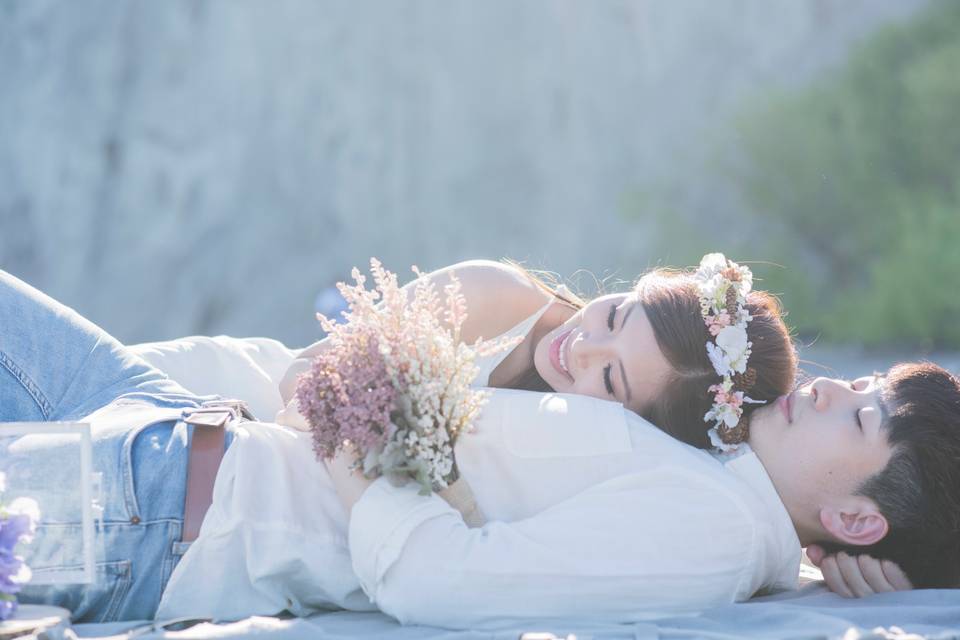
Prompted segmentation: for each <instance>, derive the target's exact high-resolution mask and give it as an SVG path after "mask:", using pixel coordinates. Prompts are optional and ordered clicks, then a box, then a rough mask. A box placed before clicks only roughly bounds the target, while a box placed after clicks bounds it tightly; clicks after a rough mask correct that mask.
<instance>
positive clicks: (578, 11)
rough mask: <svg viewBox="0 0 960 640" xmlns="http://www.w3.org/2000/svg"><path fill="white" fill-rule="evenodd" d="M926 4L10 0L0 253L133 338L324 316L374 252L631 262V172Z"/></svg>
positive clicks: (406, 261)
mask: <svg viewBox="0 0 960 640" xmlns="http://www.w3.org/2000/svg"><path fill="white" fill-rule="evenodd" d="M924 4H926V3H925V2H924V1H923V0H832V1H831V0H797V1H787V0H782V1H777V2H769V1H768V0H735V1H733V0H731V1H726V2H715V1H712V0H690V1H686V2H668V1H667V0H661V1H656V2H654V1H634V2H628V1H612V0H611V1H600V2H589V3H587V2H576V1H573V0H569V1H560V2H558V1H553V0H529V1H524V2H517V1H513V0H495V1H490V0H487V1H484V2H468V1H466V0H456V1H452V2H446V1H440V0H436V1H424V0H412V1H409V2H355V1H342V2H333V1H321V2H314V1H308V0H303V1H293V0H279V1H271V2H260V1H252V0H251V1H228V0H222V1H210V2H199V1H187V0H170V1H167V2H150V1H141V2H112V1H106V0H101V1H96V0H89V1H85V2H82V3H81V2H52V1H46V0H3V1H2V2H0V83H2V84H0V267H2V268H4V269H6V270H8V271H11V272H12V273H14V274H15V275H18V276H19V277H21V278H23V279H25V280H27V281H28V282H30V283H32V284H34V285H35V286H38V287H40V288H41V289H43V290H45V291H46V292H48V293H50V294H51V295H53V296H54V297H57V298H59V299H61V300H62V301H64V302H66V303H67V304H70V305H71V306H74V307H75V308H77V309H78V310H80V311H81V312H82V313H84V314H86V315H88V316H89V317H90V318H91V319H93V320H94V321H96V322H98V323H99V324H101V325H102V326H104V327H105V328H107V329H108V330H109V331H111V332H112V333H114V335H116V336H118V337H119V338H120V339H121V340H124V341H127V342H135V341H142V340H155V339H162V338H170V337H176V336H179V335H185V334H191V333H208V334H210V333H230V334H234V335H269V336H272V337H277V338H280V339H282V340H284V341H286V342H288V343H290V344H299V343H306V342H308V341H309V340H311V339H312V338H314V337H315V336H316V334H317V331H318V329H317V327H316V323H315V322H314V320H313V313H312V312H313V305H314V300H315V298H316V296H317V294H318V292H320V291H322V290H324V289H325V288H326V287H328V286H329V285H330V283H331V282H333V281H334V280H337V279H342V278H343V277H345V276H347V275H348V274H349V269H350V267H351V266H353V265H360V266H363V265H364V264H365V262H366V260H367V258H368V257H369V256H371V255H376V256H378V257H380V258H381V259H382V260H383V261H384V262H385V264H386V265H387V266H388V267H389V268H391V269H393V270H396V271H400V272H402V273H403V274H405V275H406V274H408V273H409V272H408V271H407V269H408V267H409V265H410V264H414V263H415V264H417V265H418V266H420V267H421V268H423V269H430V268H435V267H437V266H441V265H443V264H446V263H449V262H452V261H455V260H458V259H463V258H466V257H477V256H486V257H500V256H511V257H514V258H517V259H522V260H527V261H529V263H530V264H531V265H532V266H544V267H549V268H551V269H554V270H556V271H558V272H560V273H561V274H563V275H566V276H569V275H572V274H573V273H574V271H576V270H577V269H578V268H584V269H589V270H591V271H592V272H593V273H595V274H596V275H598V276H601V277H602V276H604V275H608V274H614V275H616V276H619V277H621V278H624V279H631V278H632V277H633V276H634V275H635V274H636V273H637V271H638V270H641V269H643V268H645V267H647V266H650V265H652V264H656V263H657V262H658V260H660V259H661V258H665V257H667V258H668V254H669V251H667V250H666V249H665V248H663V247H658V246H651V245H653V244H654V243H651V242H649V241H647V227H646V225H645V223H644V216H643V215H642V207H641V211H640V215H637V210H636V206H634V205H632V204H630V202H631V201H632V199H633V198H634V197H635V195H636V194H638V193H639V194H642V193H643V192H644V190H645V189H646V188H647V185H650V184H655V183H658V182H659V181H661V180H662V179H663V178H665V177H667V178H671V179H670V180H669V182H670V183H671V184H677V183H678V182H680V183H682V184H685V185H687V186H686V187H685V189H687V190H688V193H686V194H684V197H683V200H684V201H685V202H693V203H700V204H701V206H703V203H707V204H708V203H709V202H710V198H711V194H713V193H714V192H716V191H717V190H722V189H723V185H722V184H717V183H716V182H715V181H716V179H715V178H714V179H712V180H714V182H711V181H710V180H711V179H707V178H704V176H703V175H702V174H700V173H699V172H698V170H697V169H698V167H699V166H700V165H701V163H702V161H703V158H702V156H703V154H704V153H705V152H706V151H705V149H706V147H707V145H705V144H704V140H705V139H709V138H713V137H716V136H717V135H723V127H725V126H726V125H725V123H726V119H727V117H728V115H729V114H730V112H731V110H733V109H735V108H736V107H737V105H738V104H740V102H741V101H742V100H744V99H746V98H748V97H749V96H751V95H754V94H756V93H758V92H762V91H764V90H765V89H768V88H771V87H783V86H785V85H786V86H789V85H792V84H799V83H803V82H805V81H806V80H808V79H810V78H811V77H815V76H816V75H817V74H818V73H822V72H823V71H824V70H825V69H829V68H830V67H831V65H835V64H837V63H838V62H839V61H841V60H842V59H843V57H844V54H845V52H846V51H848V50H849V48H850V47H851V46H852V45H853V44H854V43H856V42H857V41H858V40H859V39H861V38H862V37H864V36H865V35H866V34H868V33H870V32H871V31H872V30H874V29H876V28H877V27H878V26H879V25H881V24H883V23H886V22H890V21H896V20H900V19H903V18H904V17H906V16H908V15H911V14H912V13H913V12H914V11H916V9H917V8H919V7H921V6H922V5H924ZM678 176H679V177H681V178H684V177H686V178H688V179H687V180H680V181H678V180H677V179H676V178H677V177H678ZM705 208H707V207H705ZM703 228H704V233H709V232H710V227H709V219H708V218H707V219H704V227H703Z"/></svg>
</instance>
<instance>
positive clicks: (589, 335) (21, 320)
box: [0, 263, 795, 621]
mask: <svg viewBox="0 0 960 640" xmlns="http://www.w3.org/2000/svg"><path fill="white" fill-rule="evenodd" d="M467 266H469V265H459V268H458V271H457V272H458V276H459V277H460V278H461V280H462V281H463V282H464V289H465V291H467V292H471V293H469V296H470V299H471V300H473V301H477V300H480V299H481V298H482V296H480V295H479V292H485V295H486V300H488V301H489V303H488V304H486V305H478V304H477V303H476V302H474V303H472V304H473V306H472V308H471V310H470V311H471V315H472V321H471V322H472V325H471V327H470V332H472V335H477V336H479V335H488V334H490V335H492V334H495V333H497V332H500V333H502V332H504V331H507V332H510V331H521V332H525V335H526V337H525V339H524V342H523V343H522V344H521V345H520V346H519V347H518V348H517V349H515V350H514V351H513V352H511V353H510V354H508V355H506V356H505V357H503V358H502V360H501V361H500V362H497V363H490V364H489V376H488V378H487V383H489V384H492V385H493V386H498V385H499V386H510V385H516V386H521V387H531V386H532V387H535V388H536V387H542V385H543V384H547V385H549V386H550V388H554V389H556V390H557V391H563V392H569V393H582V394H587V395H593V396H595V397H603V398H607V399H613V400H616V401H618V402H622V403H623V404H624V406H627V407H629V408H631V409H634V410H637V411H639V412H641V413H643V414H645V415H648V416H650V417H652V418H653V419H654V420H660V422H661V424H662V425H668V429H670V432H671V433H672V434H673V435H675V436H677V437H681V438H682V439H684V440H685V441H687V442H691V443H693V444H697V445H698V446H706V444H707V442H706V436H705V435H703V433H705V432H706V427H707V425H706V424H705V423H704V422H703V415H704V411H706V410H707V409H708V408H709V407H710V405H711V398H710V394H709V393H706V392H705V391H704V387H703V386H701V385H700V384H698V385H696V387H695V388H694V385H692V384H691V385H689V386H685V383H686V381H687V380H688V379H693V378H695V377H696V376H703V377H704V380H703V381H704V382H706V383H707V384H706V387H709V386H711V385H712V384H715V383H716V382H717V378H716V373H715V372H714V374H713V375H712V376H711V375H710V371H712V367H711V366H710V361H709V359H707V360H706V365H704V360H705V358H704V356H702V355H699V354H698V355H697V356H696V357H694V355H693V352H694V349H693V345H697V351H700V350H703V345H704V342H705V340H706V335H707V334H706V329H705V326H704V323H703V319H702V316H701V315H700V309H699V304H698V301H697V299H696V296H695V294H694V295H691V294H690V293H689V286H690V282H689V279H688V277H686V276H682V275H681V276H675V275H671V274H667V273H658V274H655V275H653V276H650V277H649V278H648V279H647V280H646V281H642V282H641V285H640V286H638V288H637V289H635V290H634V291H633V292H631V293H629V294H614V295H610V296H603V297H600V298H598V299H596V300H594V301H591V302H590V303H589V304H581V303H579V301H577V300H576V299H574V298H572V297H563V298H560V297H558V298H557V299H556V300H555V299H553V297H550V296H548V295H547V294H546V293H540V291H541V290H540V289H539V288H538V287H537V286H536V285H535V284H533V283H531V282H530V281H529V280H528V279H527V278H526V276H525V275H524V274H522V273H521V272H519V271H516V270H514V269H513V268H509V267H502V266H499V265H495V264H490V263H479V264H476V265H475V267H476V269H471V268H467V269H464V268H463V267H467ZM434 277H437V278H438V280H439V281H441V282H442V278H443V273H442V272H440V273H437V274H435V276H434ZM559 295H560V296H563V295H564V294H563V293H562V292H560V293H559ZM758 295H761V301H760V302H758V303H752V302H751V303H748V306H749V305H750V304H752V305H753V306H750V311H751V313H752V314H754V315H756V316H757V319H755V320H753V321H752V322H751V323H750V324H751V326H752V327H753V328H754V330H755V331H756V329H757V328H759V327H763V326H764V321H763V320H760V319H761V318H765V317H769V318H770V325H769V326H771V327H772V328H773V329H774V330H773V332H772V334H771V335H772V337H767V336H765V335H761V334H757V333H754V334H751V336H750V338H751V340H752V341H753V342H754V354H753V355H751V358H750V364H751V367H752V368H753V369H754V370H755V373H754V374H753V376H750V377H751V379H750V380H749V381H748V380H744V381H743V384H744V385H745V386H749V388H750V394H751V397H754V398H755V399H758V400H765V399H773V398H774V397H776V396H778V395H781V394H782V393H785V392H786V391H789V390H790V387H791V384H792V372H793V366H794V363H795V360H794V354H793V350H792V347H791V346H790V342H789V338H788V336H787V335H786V331H785V330H783V332H782V334H781V336H782V338H783V339H782V340H781V339H779V338H778V337H777V336H778V334H777V331H776V328H777V326H779V327H782V326H783V325H782V321H781V320H780V318H779V312H778V310H777V309H776V306H775V305H774V304H772V302H770V301H768V302H766V304H765V303H764V301H763V298H762V294H758ZM578 307H579V308H578ZM505 310H510V311H505ZM518 317H524V318H525V321H522V322H520V323H519V324H518V323H517V321H516V319H517V318H518ZM0 322H2V324H3V326H4V327H5V328H6V329H5V331H4V332H3V334H2V335H0V363H2V367H0V421H4V422H6V421H33V420H36V421H44V420H84V421H88V422H90V423H91V424H92V425H93V430H94V461H95V464H96V466H97V468H98V470H100V471H102V472H103V474H104V477H103V481H102V487H103V491H104V498H105V499H104V504H105V508H106V509H105V513H104V517H103V522H104V524H103V525H102V527H101V528H100V530H99V531H98V536H99V539H100V540H101V541H102V542H103V544H102V545H100V549H101V551H100V556H99V557H98V559H97V582H96V583H95V584H94V585H89V586H82V585H81V586H75V585H72V586H57V587H46V586H44V587H40V586H35V587H30V586H28V587H27V588H26V589H24V591H23V592H22V594H21V595H22V597H23V600H24V601H27V602H48V603H55V604H60V605H62V606H66V607H67V608H69V609H71V610H72V611H73V613H74V619H75V620H78V621H106V620H114V619H143V618H149V617H152V616H153V615H154V614H155V612H156V609H157V606H158V603H159V601H160V597H161V594H163V592H164V588H165V586H166V585H167V582H168V581H169V579H170V577H171V574H172V573H173V571H174V569H175V568H176V566H177V563H178V562H180V560H181V557H182V554H183V553H184V551H185V548H186V545H184V544H182V543H181V542H180V541H181V539H182V529H183V524H184V495H185V492H186V488H185V485H186V465H187V456H188V452H189V448H190V446H191V439H192V436H193V433H194V432H193V429H192V428H191V427H189V426H188V425H187V424H185V423H184V422H183V420H180V419H177V418H176V417H170V416H171V413H170V412H171V411H172V412H174V413H176V412H179V411H180V410H181V409H182V410H185V411H189V410H191V409H193V408H196V407H198V406H199V405H200V404H201V403H202V401H203V400H204V398H201V397H198V396H196V395H194V394H192V393H190V392H188V391H186V390H185V389H183V388H182V387H181V386H180V385H178V384H177V383H176V382H175V381H173V380H170V379H169V378H167V377H166V376H165V375H164V374H163V373H161V372H160V371H158V370H156V369H154V368H152V367H150V366H149V365H148V364H146V363H145V362H144V361H142V360H140V359H139V358H137V357H135V356H134V355H132V353H131V352H130V351H129V350H127V349H126V348H125V347H123V345H121V344H119V343H118V342H117V341H116V340H114V339H113V338H111V337H110V336H109V335H107V334H106V333H105V332H104V331H103V330H101V329H100V328H98V327H96V326H95V325H93V324H91V323H89V322H88V321H86V320H84V319H83V318H81V317H79V316H78V315H77V314H76V313H74V312H72V311H71V310H69V309H67V308H65V307H63V306H62V305H59V304H58V303H56V302H55V301H53V300H51V299H50V298H48V297H46V296H44V295H43V294H42V293H40V292H38V291H36V290H35V289H32V288H31V287H29V286H28V285H26V284H24V283H22V282H20V281H19V280H17V279H16V278H13V277H11V276H9V275H7V274H5V273H2V272H0ZM525 323H526V324H528V326H529V328H528V329H526V330H525V329H524V328H523V325H524V324H525ZM518 327H521V328H520V329H518ZM472 335H471V333H467V334H466V335H465V339H471V337H472ZM661 340H662V342H661ZM767 345H772V349H771V350H770V353H771V354H773V355H771V358H772V361H773V362H774V365H770V366H769V367H768V365H767V364H765V363H766V362H767V360H765V359H764V358H763V357H760V356H758V355H757V354H762V353H763V352H764V349H765V347H766V346H767ZM318 348H322V347H318ZM777 349H779V350H780V351H779V357H778V356H777V355H776V352H777ZM560 353H563V358H562V359H561V358H560ZM305 355H306V354H305ZM687 355H689V356H690V358H689V360H690V362H693V360H696V362H695V363H693V364H688V360H687V358H686V356H687ZM551 367H552V369H551ZM534 370H535V372H536V376H535V375H534ZM784 372H786V373H784ZM289 377H290V376H288V378H289ZM537 377H539V378H542V382H538V381H537ZM752 378H755V379H752ZM531 379H532V380H533V381H534V382H533V383H530V382H529V381H530V380H531ZM748 383H749V384H748ZM288 386H289V385H288ZM674 386H677V387H678V388H680V389H687V391H686V392H683V393H686V395H683V393H681V392H678V391H677V390H676V389H674ZM663 396H669V397H670V398H671V401H670V402H671V403H672V404H668V403H665V402H663V400H662V397H663ZM687 405H689V406H690V407H694V409H689V410H688V414H689V415H690V416H691V420H692V418H695V420H692V421H693V422H695V423H696V429H691V428H689V426H687V425H686V422H685V419H684V418H683V417H682V416H683V415H684V414H683V411H684V410H687ZM746 409H747V411H746V412H745V417H746V416H748V415H749V409H750V407H746ZM158 416H160V417H161V418H160V419H158V418H157V417H158ZM259 426H262V427H263V428H264V430H265V431H270V432H271V434H270V437H274V436H276V437H278V438H279V437H280V436H281V435H282V434H281V433H280V432H279V431H277V432H276V434H274V433H273V431H274V429H270V425H259ZM248 427H249V428H248V431H247V432H238V431H236V430H235V429H231V430H229V432H228V434H227V438H226V443H225V446H226V447H230V446H231V443H232V442H233V441H234V435H235V434H237V433H240V434H241V437H247V436H249V435H250V433H251V432H252V431H254V430H256V428H257V427H258V425H257V424H256V423H252V424H249V425H248ZM275 429H276V428H275ZM697 431H700V432H703V433H700V434H697V433H696V432H697ZM32 446H33V447H34V449H33V450H32V453H31V455H32V456H33V457H32V459H31V460H32V463H31V471H32V472H33V473H34V474H35V475H36V476H38V477H48V478H49V479H50V480H51V482H56V481H58V479H60V478H61V477H69V474H67V471H68V470H66V469H64V468H63V467H62V465H63V459H62V458H60V457H59V456H58V454H59V453H60V452H59V450H58V442H57V441H56V439H55V438H51V439H49V441H46V442H44V441H43V440H39V441H34V442H33V443H32ZM248 451H249V448H248ZM301 453H302V452H301ZM48 454H49V455H48ZM311 456H312V452H309V451H308V452H306V456H305V459H308V458H310V457H311ZM248 466H249V465H248ZM254 466H255V463H254ZM294 469H295V470H296V471H297V473H299V474H302V475H303V476H309V478H308V480H310V481H315V482H317V483H323V482H326V483H327V484H328V485H329V484H330V482H329V479H328V478H325V477H324V476H325V474H326V471H325V469H324V468H323V466H322V465H318V464H306V463H304V464H303V465H300V466H296V465H291V468H290V471H291V472H292V471H293V470H294ZM259 471H261V470H260V469H258V472H259ZM262 471H267V469H262ZM270 471H273V472H275V473H280V471H282V470H278V469H276V468H274V469H270ZM284 473H285V472H284ZM284 478H285V480H284V481H285V482H292V483H293V484H291V485H290V486H291V488H294V489H295V487H296V486H297V482H298V481H300V480H303V477H300V476H297V477H286V476H284ZM218 486H219V485H218ZM249 487H250V490H251V491H253V490H255V489H256V483H254V484H252V485H249ZM330 493H331V494H332V486H331V491H330ZM224 506H225V505H218V504H217V502H216V500H215V501H214V507H213V508H214V509H216V508H219V507H224ZM226 506H229V505H226ZM269 506H270V505H269V504H268V503H267V501H266V500H264V501H263V502H262V503H261V504H260V505H259V506H258V507H257V508H259V509H267V508H269ZM314 508H315V511H316V513H314V514H311V516H310V517H311V518H314V524H317V526H318V527H320V528H321V529H323V530H326V531H329V534H328V535H327V536H326V537H324V538H323V540H318V552H319V551H321V550H322V551H323V553H324V558H325V562H324V563H323V570H324V571H325V572H327V573H329V574H331V575H335V576H339V578H338V580H339V582H337V583H336V585H332V586H330V589H331V590H330V591H329V592H328V593H326V594H321V596H318V597H320V599H321V600H323V599H325V602H326V603H327V604H328V605H329V606H340V607H346V608H359V609H363V608H370V604H369V601H365V598H364V597H363V594H362V592H360V591H359V588H358V586H357V585H356V584H355V580H352V579H351V576H352V572H351V567H350V559H349V553H348V552H347V550H346V547H345V541H344V532H345V524H346V522H345V520H344V518H345V514H344V512H343V511H342V509H341V508H340V507H339V506H338V505H335V504H333V503H331V504H329V505H315V507H314ZM228 511H229V509H228ZM45 516H46V521H45V523H43V524H41V526H40V528H39V529H38V532H37V536H36V539H35V540H34V543H33V546H32V547H31V550H30V555H31V557H32V558H33V559H34V570H35V572H36V573H37V574H42V573H43V572H44V571H46V570H50V569H55V568H56V564H57V562H58V560H57V559H58V558H59V557H62V554H61V550H62V548H63V546H64V545H70V544H75V542H76V541H75V540H73V539H72V538H71V537H70V534H69V532H70V531H71V530H72V529H71V527H70V526H69V525H70V523H69V522H68V521H65V520H63V519H62V518H60V519H58V514H54V513H50V512H49V511H48V512H47V513H46V514H45ZM321 521H322V522H321ZM253 524H255V523H253ZM324 528H325V529H324ZM200 540H202V533H201V538H200ZM320 547H323V549H320ZM257 555H258V554H252V555H251V554H245V555H244V556H243V558H241V562H239V563H238V562H234V563H232V564H230V563H229V562H228V563H226V564H224V563H219V562H215V564H216V566H218V567H224V566H232V567H233V568H238V569H239V568H242V567H238V566H237V565H245V566H246V568H248V569H249V568H250V567H253V566H255V565H257V563H258V562H260V560H262V559H261V558H258V557H257ZM44 559H45V560H44ZM224 559H227V560H229V559H228V558H224ZM232 559H233V560H236V558H232ZM214 560H216V558H214ZM261 569H264V570H266V571H268V572H269V570H270V568H269V567H261ZM231 584H232V583H231ZM337 585H339V586H337ZM215 586H216V585H214V587H215ZM335 587H337V588H339V591H337V588H335ZM237 588H238V589H239V587H237ZM277 588H278V591H281V592H282V590H283V587H282V585H278V587H277ZM290 604H291V606H292V607H293V608H294V609H296V607H295V606H293V603H292V602H291V603H290ZM301 604H302V603H301ZM308 604H309V603H308ZM280 608H281V609H282V608H283V607H282V606H281V607H280ZM278 610H279V609H278ZM249 613H253V612H248V615H249Z"/></svg>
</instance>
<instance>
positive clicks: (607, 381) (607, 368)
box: [603, 364, 614, 395]
mask: <svg viewBox="0 0 960 640" xmlns="http://www.w3.org/2000/svg"><path fill="white" fill-rule="evenodd" d="M612 369H613V365H612V364H608V365H607V366H605V367H604V368H603V385H604V386H605V387H606V388H607V393H609V394H610V395H614V394H613V382H612V381H611V380H610V371H611V370H612Z"/></svg>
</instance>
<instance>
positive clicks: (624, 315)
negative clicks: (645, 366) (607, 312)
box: [620, 302, 640, 404]
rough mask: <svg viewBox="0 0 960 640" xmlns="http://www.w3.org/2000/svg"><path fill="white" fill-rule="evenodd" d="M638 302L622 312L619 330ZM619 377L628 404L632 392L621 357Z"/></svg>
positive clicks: (624, 324) (621, 329)
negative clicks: (625, 391)
mask: <svg viewBox="0 0 960 640" xmlns="http://www.w3.org/2000/svg"><path fill="white" fill-rule="evenodd" d="M638 304H640V303H639V302H634V303H633V304H632V305H630V308H628V309H627V312H626V313H624V314H623V320H621V321H620V331H621V332H622V331H623V327H624V326H626V324H627V318H629V317H630V314H631V313H633V310H634V309H636V308H637V305H638ZM620 378H621V379H622V380H623V388H624V389H626V390H627V404H630V398H632V397H633V393H632V392H631V391H630V385H629V384H627V370H626V369H625V368H624V366H623V358H620Z"/></svg>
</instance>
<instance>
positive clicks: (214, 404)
mask: <svg viewBox="0 0 960 640" xmlns="http://www.w3.org/2000/svg"><path fill="white" fill-rule="evenodd" d="M200 408H201V409H207V408H214V409H221V410H222V409H229V410H230V411H231V412H232V413H233V415H234V418H246V419H247V420H254V419H255V418H254V417H253V413H251V412H250V407H248V406H247V403H246V402H244V401H243V400H237V399H236V398H223V399H220V400H207V401H206V402H204V403H203V404H202V405H200Z"/></svg>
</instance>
